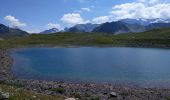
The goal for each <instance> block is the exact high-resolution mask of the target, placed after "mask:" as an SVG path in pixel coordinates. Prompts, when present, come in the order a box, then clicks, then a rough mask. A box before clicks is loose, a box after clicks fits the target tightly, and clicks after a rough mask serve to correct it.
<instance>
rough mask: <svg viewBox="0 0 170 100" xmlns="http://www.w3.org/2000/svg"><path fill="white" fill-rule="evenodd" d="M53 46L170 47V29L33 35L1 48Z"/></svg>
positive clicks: (1, 43)
mask: <svg viewBox="0 0 170 100" xmlns="http://www.w3.org/2000/svg"><path fill="white" fill-rule="evenodd" d="M40 44H41V45H51V46H70V45H72V46H73V45H74V46H136V47H139V46H140V47H143V46H148V47H170V29H169V28H165V29H154V30H151V31H147V32H143V33H133V34H121V35H107V34H98V33H90V34H88V33H85V34H82V33H55V34H46V35H42V34H32V35H29V36H26V37H18V38H11V37H10V38H5V39H4V40H3V39H1V40H0V48H15V47H26V46H33V45H40Z"/></svg>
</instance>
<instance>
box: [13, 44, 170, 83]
mask: <svg viewBox="0 0 170 100" xmlns="http://www.w3.org/2000/svg"><path fill="white" fill-rule="evenodd" d="M11 56H12V57H13V59H14V62H13V66H12V70H11V71H12V73H14V74H15V75H16V76H17V77H19V78H26V79H41V80H57V81H58V80H66V81H84V82H107V83H138V84H140V85H142V84H147V83H152V85H154V84H157V83H161V82H162V83H163V82H164V83H166V82H170V50H169V49H156V48H154V49H151V48H127V47H110V48H109V47H108V48H107V47H104V48H98V47H80V48H25V49H17V50H14V51H12V53H11Z"/></svg>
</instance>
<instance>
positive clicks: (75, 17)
mask: <svg viewBox="0 0 170 100" xmlns="http://www.w3.org/2000/svg"><path fill="white" fill-rule="evenodd" d="M61 20H62V21H63V22H64V23H67V24H71V25H75V24H84V23H88V22H89V21H85V20H84V19H83V18H82V17H81V15H80V14H79V13H68V14H64V16H63V17H62V18H61Z"/></svg>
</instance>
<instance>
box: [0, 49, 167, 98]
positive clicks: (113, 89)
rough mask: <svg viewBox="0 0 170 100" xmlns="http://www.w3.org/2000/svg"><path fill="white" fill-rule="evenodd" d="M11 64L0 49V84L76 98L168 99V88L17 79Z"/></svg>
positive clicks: (7, 56)
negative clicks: (11, 69)
mask: <svg viewBox="0 0 170 100" xmlns="http://www.w3.org/2000/svg"><path fill="white" fill-rule="evenodd" d="M11 64H12V59H11V58H10V55H9V54H8V52H7V51H6V50H0V84H6V85H10V86H17V87H18V88H23V89H26V90H30V91H35V92H37V93H42V94H47V95H59V96H64V97H65V98H77V99H78V100H170V89H161V88H160V89H159V88H139V87H137V88H136V87H125V86H121V85H111V84H97V83H71V82H70V83H69V82H53V81H41V80H26V79H17V78H15V77H14V76H13V75H12V74H11V73H10V67H11ZM9 95H10V94H9ZM68 100H69V99H68Z"/></svg>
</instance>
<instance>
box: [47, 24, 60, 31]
mask: <svg viewBox="0 0 170 100" xmlns="http://www.w3.org/2000/svg"><path fill="white" fill-rule="evenodd" d="M46 26H47V28H48V29H51V28H57V29H59V30H62V27H61V26H60V24H55V23H48V24H47V25H46Z"/></svg>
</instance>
